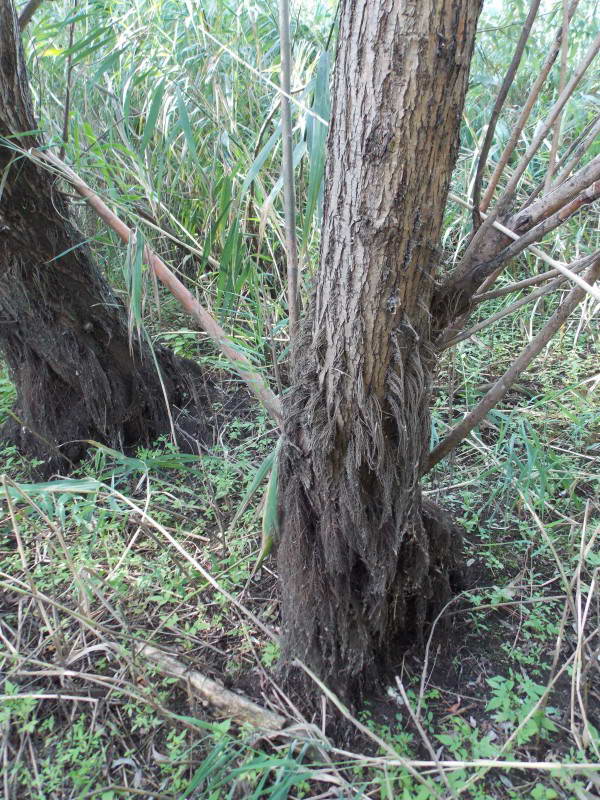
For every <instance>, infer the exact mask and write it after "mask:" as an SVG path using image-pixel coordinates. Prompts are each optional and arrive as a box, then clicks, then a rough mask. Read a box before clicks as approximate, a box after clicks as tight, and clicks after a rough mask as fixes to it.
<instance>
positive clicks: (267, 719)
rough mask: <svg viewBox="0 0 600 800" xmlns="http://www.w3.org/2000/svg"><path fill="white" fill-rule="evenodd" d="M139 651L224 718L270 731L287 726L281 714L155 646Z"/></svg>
mask: <svg viewBox="0 0 600 800" xmlns="http://www.w3.org/2000/svg"><path fill="white" fill-rule="evenodd" d="M136 652H137V654H138V655H140V656H143V657H144V658H147V659H148V660H149V661H151V662H152V663H153V664H155V665H156V666H157V667H158V668H159V669H160V671H161V672H163V673H164V674H165V675H171V676H172V677H174V678H177V679H178V680H180V681H181V682H182V683H183V684H184V685H186V686H189V687H190V689H192V691H193V692H194V694H197V695H199V696H200V697H201V698H202V700H203V701H204V702H206V703H209V704H210V705H211V706H212V707H213V708H214V709H215V710H216V711H217V712H218V713H219V715H222V716H223V717H226V718H228V719H233V720H235V721H236V722H238V723H240V724H244V723H247V724H250V725H252V726H253V727H254V728H261V729H263V730H267V731H278V730H281V729H282V728H283V727H284V725H285V723H286V720H285V718H284V717H282V716H281V715H280V714H275V713H274V712H273V711H268V710H267V709H266V708H262V707H261V706H259V705H257V704H256V703H254V702H253V701H252V700H249V699H248V698H247V697H244V696H243V695H239V694H235V693H234V692H230V691H229V690H228V689H225V687H223V686H220V685H219V684H218V683H216V681H213V680H211V679H210V678H208V677H206V675H203V674H202V673H201V672H198V670H195V669H188V668H187V667H186V666H185V664H182V663H181V662H180V661H178V660H177V659H176V658H173V656H172V655H169V654H168V653H165V652H163V651H162V650H159V649H158V648H156V647H152V646H151V645H148V644H147V645H142V646H141V647H140V646H138V647H136Z"/></svg>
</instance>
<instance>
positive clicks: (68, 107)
mask: <svg viewBox="0 0 600 800" xmlns="http://www.w3.org/2000/svg"><path fill="white" fill-rule="evenodd" d="M73 8H74V9H75V8H77V0H73ZM74 35H75V20H73V22H71V24H70V25H69V55H68V57H67V74H66V84H67V88H66V91H65V113H64V117H63V130H62V145H61V146H60V152H59V158H61V159H63V158H64V157H65V149H66V146H67V141H68V139H69V115H70V113H71V76H72V74H73V53H72V50H73V37H74Z"/></svg>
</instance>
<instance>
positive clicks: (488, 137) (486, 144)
mask: <svg viewBox="0 0 600 800" xmlns="http://www.w3.org/2000/svg"><path fill="white" fill-rule="evenodd" d="M540 2H541V0H532V2H531V7H530V9H529V14H528V15H527V19H526V20H525V24H524V25H523V30H522V31H521V35H520V37H519V41H518V42H517V47H516V49H515V52H514V55H513V57H512V61H511V62H510V66H509V68H508V71H507V73H506V75H505V76H504V80H503V81H502V86H501V87H500V91H499V92H498V96H497V97H496V102H495V103H494V108H493V110H492V115H491V117H490V121H489V123H488V128H487V131H486V134H485V139H484V141H483V146H482V148H481V154H480V156H479V161H478V164H477V173H476V175H475V183H474V184H473V225H474V227H475V228H477V227H478V226H479V225H481V216H480V214H479V200H480V197H481V180H482V178H483V173H484V170H485V166H486V163H487V157H488V154H489V152H490V147H491V146H492V142H493V140H494V133H495V131H496V123H497V122H498V118H499V117H500V112H501V111H502V106H503V105H504V101H505V100H506V96H507V95H508V91H509V89H510V87H511V86H512V84H513V81H514V79H515V75H516V74H517V70H518V68H519V64H520V63H521V58H522V56H523V52H524V50H525V45H526V44H527V40H528V39H529V34H530V33H531V28H532V26H533V23H534V21H535V18H536V15H537V12H538V9H539V7H540ZM565 2H566V0H565ZM484 210H485V209H484Z"/></svg>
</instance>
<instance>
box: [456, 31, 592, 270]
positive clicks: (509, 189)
mask: <svg viewBox="0 0 600 800" xmlns="http://www.w3.org/2000/svg"><path fill="white" fill-rule="evenodd" d="M598 50H600V34H598V36H597V37H596V38H595V39H594V41H593V42H592V44H591V46H590V47H589V49H588V51H587V52H586V54H585V55H584V57H583V59H582V60H581V62H580V64H579V65H578V67H577V69H576V70H575V71H574V73H573V75H572V77H571V79H570V80H569V82H568V83H567V85H566V86H565V88H564V90H563V91H562V92H561V94H560V95H559V97H558V99H557V100H556V102H555V103H554V105H553V106H552V108H551V109H550V113H549V114H548V117H547V118H546V121H545V122H544V123H543V124H542V125H540V126H539V128H538V129H537V131H536V134H535V136H534V137H533V139H532V141H531V144H530V145H529V147H528V148H527V150H526V152H525V153H524V155H523V156H522V157H521V160H520V161H519V163H518V164H517V166H516V167H515V169H514V171H513V174H512V176H511V177H510V180H509V181H508V184H507V186H506V188H505V189H504V192H503V193H502V196H501V197H500V199H499V200H498V203H497V204H496V206H495V208H494V210H493V211H492V212H491V213H490V215H489V217H488V218H487V219H486V221H485V222H484V223H483V224H482V225H481V227H480V228H479V229H478V230H477V232H476V233H475V235H474V236H473V237H472V239H471V241H470V242H469V245H468V247H467V249H466V251H465V253H464V255H463V257H462V259H461V261H460V264H459V265H458V267H457V269H456V274H457V275H460V276H462V275H464V273H465V272H466V271H468V269H469V265H470V263H471V260H472V256H473V253H476V252H478V249H479V248H480V247H481V244H482V241H484V237H485V236H486V235H487V234H488V232H489V229H490V227H491V225H492V224H493V222H495V221H496V220H497V219H500V218H502V217H503V216H504V215H505V214H506V213H507V211H508V209H509V206H510V204H511V202H512V200H513V198H514V195H515V192H516V190H517V186H518V185H519V181H520V180H521V178H522V176H523V173H524V172H525V170H526V169H527V167H528V166H529V163H530V162H531V159H532V158H533V157H534V156H535V154H536V153H537V151H538V150H539V148H540V146H541V145H542V143H543V141H544V139H545V138H546V136H547V135H548V132H549V131H550V130H551V129H552V126H553V125H554V123H555V122H556V120H557V118H558V116H559V114H560V113H561V112H562V110H563V108H564V107H565V105H566V103H567V101H568V100H569V98H570V97H571V95H572V94H573V92H574V91H575V89H576V87H577V85H578V84H579V82H580V81H581V79H582V78H583V76H584V75H585V73H586V71H587V69H588V67H589V66H590V64H591V63H592V61H593V60H594V58H595V57H596V55H597V53H598ZM484 207H485V204H484V203H482V209H483V208H484Z"/></svg>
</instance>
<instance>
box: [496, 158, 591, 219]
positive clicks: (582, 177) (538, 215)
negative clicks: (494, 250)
mask: <svg viewBox="0 0 600 800" xmlns="http://www.w3.org/2000/svg"><path fill="white" fill-rule="evenodd" d="M599 180H600V155H598V156H596V157H595V158H593V159H592V160H591V161H589V162H588V163H587V164H586V165H585V166H583V167H581V169H579V170H578V171H577V172H576V173H575V174H574V175H572V176H571V177H570V178H568V180H563V181H561V182H560V183H559V182H558V181H556V183H555V185H554V188H553V189H552V191H550V192H549V193H548V194H546V195H544V196H543V197H541V198H540V199H539V200H537V201H536V202H535V203H532V204H529V205H527V207H525V208H522V209H521V210H519V211H517V213H516V214H513V216H512V217H511V218H510V220H509V221H508V227H510V228H512V229H513V230H515V231H518V232H520V233H523V232H525V231H526V230H528V229H529V228H530V227H532V226H533V225H537V224H538V222H541V221H542V220H544V219H546V218H547V217H549V216H550V215H551V214H553V213H554V212H555V211H558V210H559V209H560V208H563V207H564V206H566V205H567V204H568V203H570V202H571V200H573V199H574V198H575V197H577V195H578V194H579V193H580V192H583V191H584V190H585V189H587V188H588V187H590V186H591V185H592V184H593V183H596V181H599Z"/></svg>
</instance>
